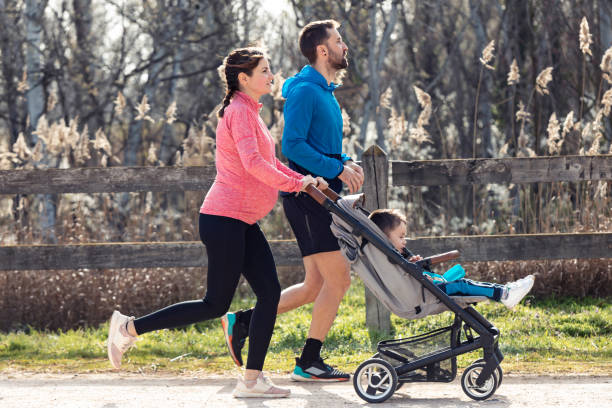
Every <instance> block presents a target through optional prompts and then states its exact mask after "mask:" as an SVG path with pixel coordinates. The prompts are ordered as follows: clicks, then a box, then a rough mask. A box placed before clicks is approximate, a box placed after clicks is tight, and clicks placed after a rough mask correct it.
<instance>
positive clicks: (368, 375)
mask: <svg viewBox="0 0 612 408" xmlns="http://www.w3.org/2000/svg"><path fill="white" fill-rule="evenodd" d="M397 385H398V380H397V373H396V372H395V369H394V368H393V366H392V365H391V364H389V363H388V362H386V361H385V360H383V359H380V358H371V359H369V360H366V361H364V362H363V363H361V365H360V366H359V367H357V370H356V371H355V374H354V375H353V387H354V388H355V392H356V393H357V395H359V397H360V398H361V399H363V400H365V401H367V402H372V403H376V402H383V401H386V400H387V399H388V398H389V397H391V396H392V395H393V393H394V392H395V390H396V389H397Z"/></svg>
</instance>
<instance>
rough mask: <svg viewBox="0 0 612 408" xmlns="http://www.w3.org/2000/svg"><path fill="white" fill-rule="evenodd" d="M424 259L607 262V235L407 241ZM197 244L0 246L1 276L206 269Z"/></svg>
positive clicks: (289, 245) (289, 243) (293, 260)
mask: <svg viewBox="0 0 612 408" xmlns="http://www.w3.org/2000/svg"><path fill="white" fill-rule="evenodd" d="M270 247H271V249H272V254H273V255H274V260H275V262H276V264H277V265H279V266H301V265H302V258H301V255H300V251H299V248H298V246H297V243H296V242H295V241H293V240H271V241H270ZM407 247H408V248H410V250H411V251H412V252H414V253H418V254H421V255H423V256H427V255H434V254H437V253H442V252H447V251H449V250H451V249H459V250H460V252H461V258H460V259H461V261H465V262H468V261H518V260H535V259H573V258H608V257H610V255H611V254H612V233H605V232H600V233H573V234H527V235H486V236H478V235H475V236H473V235H467V236H450V237H426V238H417V239H413V240H409V241H408V243H407ZM207 265H208V260H207V257H206V251H204V246H203V245H202V243H201V242H200V241H183V242H126V243H116V242H112V243H90V244H69V245H14V246H0V270H45V269H85V268H86V269H98V268H100V269H114V268H155V267H160V268H167V267H198V266H207Z"/></svg>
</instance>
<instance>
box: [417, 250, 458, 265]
mask: <svg viewBox="0 0 612 408" xmlns="http://www.w3.org/2000/svg"><path fill="white" fill-rule="evenodd" d="M459 256H460V255H459V251H457V250H454V251H449V252H444V253H443V254H438V255H432V256H429V257H427V258H425V259H424V261H428V263H429V264H430V265H435V264H439V263H442V262H446V261H450V260H451V259H457V258H459Z"/></svg>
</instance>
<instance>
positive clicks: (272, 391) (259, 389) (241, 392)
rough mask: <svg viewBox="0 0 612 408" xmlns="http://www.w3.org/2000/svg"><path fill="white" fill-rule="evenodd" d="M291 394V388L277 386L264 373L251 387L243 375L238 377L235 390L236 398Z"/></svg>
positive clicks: (285, 395) (281, 396)
mask: <svg viewBox="0 0 612 408" xmlns="http://www.w3.org/2000/svg"><path fill="white" fill-rule="evenodd" d="M290 394H291V390H289V389H287V388H280V387H277V386H275V385H274V384H273V383H272V381H270V379H269V378H267V377H266V376H264V375H263V373H260V374H259V377H257V380H256V382H255V384H254V385H253V386H252V387H250V388H249V387H247V385H246V382H245V380H244V379H243V378H242V377H238V383H236V388H234V392H233V395H234V397H235V398H286V397H288V396H289V395H290Z"/></svg>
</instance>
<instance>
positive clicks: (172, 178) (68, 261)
mask: <svg viewBox="0 0 612 408" xmlns="http://www.w3.org/2000/svg"><path fill="white" fill-rule="evenodd" d="M361 164H362V166H363V168H364V172H365V183H364V187H363V190H364V192H365V194H366V203H365V205H366V207H367V208H368V209H370V210H373V209H376V208H384V207H387V196H388V189H389V188H390V187H391V186H434V185H435V186H439V185H472V184H486V183H536V182H556V181H571V182H578V181H597V180H612V156H611V155H600V156H555V157H534V158H509V159H456V160H426V161H391V162H389V161H388V159H387V156H386V154H385V153H384V152H383V151H382V150H381V149H380V148H379V147H377V146H372V147H371V148H369V149H368V150H367V151H366V152H364V154H363V161H362V163H361ZM389 172H391V178H392V184H391V185H389V182H388V180H389V177H388V176H389ZM214 176H215V168H214V166H204V167H129V168H125V167H109V168H73V169H45V170H13V171H7V170H2V171H0V194H61V193H106V192H137V191H167V192H172V191H174V192H177V191H179V192H180V191H202V192H205V191H207V190H208V188H210V185H211V184H212V181H213V180H214ZM270 245H271V248H272V252H273V254H274V257H275V260H276V263H277V265H278V266H298V265H301V258H300V253H299V250H298V247H297V244H296V243H295V241H271V242H270ZM408 246H409V247H410V249H411V250H412V251H413V252H416V253H422V254H433V253H438V252H446V251H448V250H449V249H458V250H459V251H460V252H461V259H462V261H492V260H497V261H501V260H534V259H571V258H610V257H612V233H572V234H529V235H521V234H517V235H503V236H489V235H487V236H474V235H470V236H450V237H424V238H419V239H415V240H411V241H410V242H409V244H408ZM206 265H207V260H206V254H205V251H203V249H202V244H201V243H200V242H199V241H197V242H138V243H127V242H122V243H117V242H113V243H96V244H87V243H82V244H74V245H0V270H46V269H80V268H89V269H98V268H99V269H107V268H128V267H129V268H139V267H192V266H206ZM366 300H367V318H366V319H367V322H368V325H369V326H370V327H374V328H377V329H379V330H383V331H386V330H388V329H389V316H388V311H386V309H384V307H382V306H381V305H380V304H379V303H378V302H376V301H375V300H374V299H373V298H372V297H371V296H370V295H369V294H368V295H367V296H366Z"/></svg>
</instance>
